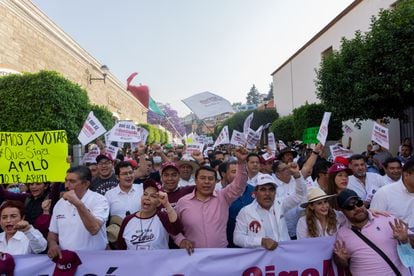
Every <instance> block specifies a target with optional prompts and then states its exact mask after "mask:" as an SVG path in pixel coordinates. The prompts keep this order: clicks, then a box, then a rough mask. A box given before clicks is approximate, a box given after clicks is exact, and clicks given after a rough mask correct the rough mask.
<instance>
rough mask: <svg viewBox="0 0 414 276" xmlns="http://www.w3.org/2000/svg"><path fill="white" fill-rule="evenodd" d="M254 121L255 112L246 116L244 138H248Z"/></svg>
mask: <svg viewBox="0 0 414 276" xmlns="http://www.w3.org/2000/svg"><path fill="white" fill-rule="evenodd" d="M252 121H253V112H252V113H250V115H249V116H247V117H246V119H245V120H244V123H243V134H244V138H245V139H247V135H248V134H249V129H250V125H251V123H252Z"/></svg>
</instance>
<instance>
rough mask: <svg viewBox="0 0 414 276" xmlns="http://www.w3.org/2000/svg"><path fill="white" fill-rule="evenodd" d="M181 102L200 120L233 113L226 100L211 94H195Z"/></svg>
mask: <svg viewBox="0 0 414 276" xmlns="http://www.w3.org/2000/svg"><path fill="white" fill-rule="evenodd" d="M182 102H183V103H184V104H185V105H187V106H188V108H190V109H191V111H192V112H193V113H194V114H195V115H196V116H197V118H198V119H200V120H202V119H204V118H208V117H213V116H216V115H220V114H224V113H234V111H233V108H232V107H231V104H230V102H229V101H228V100H226V99H224V98H223V97H220V96H218V95H216V94H213V93H211V92H202V93H198V94H195V95H193V96H191V97H188V98H186V99H184V100H182Z"/></svg>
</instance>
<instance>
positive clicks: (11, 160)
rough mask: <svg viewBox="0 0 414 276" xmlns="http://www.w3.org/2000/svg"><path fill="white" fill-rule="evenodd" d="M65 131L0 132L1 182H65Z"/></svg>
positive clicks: (66, 167) (66, 152)
mask: <svg viewBox="0 0 414 276" xmlns="http://www.w3.org/2000/svg"><path fill="white" fill-rule="evenodd" d="M67 156H68V143H67V136H66V131H64V130H54V131H39V132H0V183H1V184H4V183H34V182H47V181H52V182H53V181H56V182H61V181H64V179H65V175H66V170H67V169H68V168H69V163H67V161H66V158H67Z"/></svg>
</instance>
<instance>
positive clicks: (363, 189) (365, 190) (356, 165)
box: [348, 154, 384, 207]
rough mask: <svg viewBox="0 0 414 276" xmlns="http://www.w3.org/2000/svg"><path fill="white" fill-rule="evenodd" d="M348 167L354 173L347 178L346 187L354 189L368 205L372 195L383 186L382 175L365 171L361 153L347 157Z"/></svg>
mask: <svg viewBox="0 0 414 276" xmlns="http://www.w3.org/2000/svg"><path fill="white" fill-rule="evenodd" d="M349 167H350V168H351V169H352V171H353V173H354V175H351V176H350V177H349V179H348V189H351V190H353V191H355V192H356V193H357V194H358V196H359V197H360V198H361V199H362V200H363V201H364V203H365V206H367V207H368V206H369V205H370V202H371V199H372V196H373V195H374V194H375V193H376V192H377V191H378V190H379V188H381V187H382V186H384V181H383V179H382V176H381V175H380V174H377V173H371V172H367V164H366V162H365V158H364V156H363V155H361V154H354V155H352V156H351V157H350V158H349Z"/></svg>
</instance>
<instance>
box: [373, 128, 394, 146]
mask: <svg viewBox="0 0 414 276" xmlns="http://www.w3.org/2000/svg"><path fill="white" fill-rule="evenodd" d="M371 140H372V141H374V142H376V143H377V144H379V145H380V146H382V147H384V148H386V149H390V144H389V136H388V128H386V127H384V126H382V125H380V124H378V123H377V122H374V127H373V129H372V138H371Z"/></svg>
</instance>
